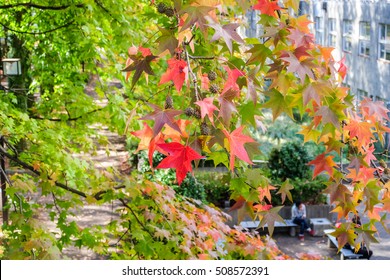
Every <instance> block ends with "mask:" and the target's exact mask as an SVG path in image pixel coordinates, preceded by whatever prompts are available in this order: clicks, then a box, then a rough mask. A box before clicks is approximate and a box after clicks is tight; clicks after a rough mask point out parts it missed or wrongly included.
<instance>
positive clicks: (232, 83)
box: [221, 66, 245, 95]
mask: <svg viewBox="0 0 390 280" xmlns="http://www.w3.org/2000/svg"><path fill="white" fill-rule="evenodd" d="M224 68H225V70H226V72H227V73H228V78H227V80H226V83H225V85H224V87H223V90H222V93H221V94H224V93H225V92H227V91H228V90H232V91H235V92H236V95H237V94H238V92H239V91H240V87H239V86H238V84H237V79H238V77H241V76H244V75H245V73H244V72H243V71H241V70H238V69H233V70H232V69H230V68H229V67H228V66H225V67H224Z"/></svg>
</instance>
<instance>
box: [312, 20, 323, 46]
mask: <svg viewBox="0 0 390 280" xmlns="http://www.w3.org/2000/svg"><path fill="white" fill-rule="evenodd" d="M314 29H315V32H316V33H315V39H316V43H317V44H319V45H323V44H324V21H323V18H322V17H315V18H314Z"/></svg>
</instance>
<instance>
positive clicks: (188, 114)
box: [184, 107, 195, 117]
mask: <svg viewBox="0 0 390 280" xmlns="http://www.w3.org/2000/svg"><path fill="white" fill-rule="evenodd" d="M184 113H185V114H186V115H187V116H189V117H192V116H193V115H194V114H195V110H194V109H193V108H191V107H188V108H185V110H184Z"/></svg>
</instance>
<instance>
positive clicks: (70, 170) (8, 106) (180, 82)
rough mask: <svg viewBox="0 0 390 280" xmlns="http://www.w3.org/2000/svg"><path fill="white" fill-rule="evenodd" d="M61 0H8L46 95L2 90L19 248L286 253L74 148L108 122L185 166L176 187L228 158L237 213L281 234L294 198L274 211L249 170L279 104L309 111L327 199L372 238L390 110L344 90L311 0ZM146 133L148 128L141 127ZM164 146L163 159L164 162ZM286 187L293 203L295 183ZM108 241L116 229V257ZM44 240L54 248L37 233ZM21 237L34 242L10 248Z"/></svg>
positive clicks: (11, 229) (32, 88) (388, 204)
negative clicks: (95, 220)
mask: <svg viewBox="0 0 390 280" xmlns="http://www.w3.org/2000/svg"><path fill="white" fill-rule="evenodd" d="M48 3H49V2H48V1H45V0H36V2H34V3H33V2H29V3H18V1H9V4H7V5H0V9H1V10H2V11H4V13H3V12H2V13H0V22H1V23H2V24H3V25H4V26H5V30H6V32H7V34H8V35H9V36H8V37H9V38H11V37H12V38H16V39H18V40H14V41H13V42H19V43H20V42H22V44H19V46H20V45H22V46H23V48H25V50H26V53H28V55H29V56H28V59H26V61H27V62H28V64H29V65H30V66H31V67H28V66H27V67H26V68H25V69H29V70H28V73H27V76H28V81H30V82H28V81H26V83H27V82H28V85H29V93H31V94H32V93H37V92H39V93H40V100H39V101H37V102H36V104H35V105H34V106H33V107H32V108H30V109H29V110H28V111H27V112H26V111H25V110H21V109H20V106H15V102H17V101H15V100H17V99H16V98H15V94H14V93H12V91H9V92H7V94H6V95H2V98H1V99H0V107H1V108H2V110H1V111H0V125H1V127H0V131H1V137H2V138H3V139H4V140H5V141H6V143H7V145H6V146H7V148H3V147H0V154H1V156H2V157H5V158H7V159H8V160H11V161H13V162H14V163H15V164H17V165H18V166H20V167H22V168H23V169H26V170H28V171H29V174H26V175H23V176H21V175H17V176H16V177H15V178H13V182H11V181H10V182H7V186H8V187H9V188H8V187H7V191H8V190H9V192H8V194H9V196H10V198H11V202H12V204H8V205H5V209H8V210H12V215H10V217H9V222H8V224H7V223H5V225H4V226H3V227H4V230H7V237H8V238H9V239H8V240H7V242H6V245H5V247H6V248H7V247H8V248H9V250H8V249H6V250H8V251H7V253H6V254H7V255H8V256H12V258H34V257H44V256H47V254H45V252H48V251H51V250H47V246H48V247H49V248H50V247H57V248H59V249H62V248H63V247H65V246H67V245H69V244H73V245H77V246H88V247H91V248H94V249H95V250H96V251H97V252H99V253H104V254H106V253H110V254H111V255H112V256H114V257H115V258H139V259H155V258H161V259H171V258H204V259H206V258H224V259H235V258H285V257H286V256H284V255H283V254H281V253H280V251H279V250H278V249H277V248H276V247H275V246H274V245H273V243H272V241H268V242H267V241H266V240H263V239H260V238H258V237H255V236H251V235H250V234H245V233H243V232H241V231H240V230H237V229H230V228H228V227H226V225H225V224H224V221H223V218H222V216H221V215H222V214H221V213H219V212H218V211H216V210H215V209H213V208H209V207H207V206H204V205H201V204H199V203H197V202H194V201H191V200H188V199H184V200H177V198H176V197H175V194H174V192H173V191H172V190H171V189H170V188H168V187H166V186H163V185H160V184H157V183H155V182H151V181H150V180H148V179H147V178H145V177H144V176H136V175H134V174H132V175H131V176H121V175H119V174H116V173H115V172H112V173H110V174H109V173H107V172H99V171H97V170H96V169H94V168H93V166H92V165H91V164H89V163H88V162H86V161H82V160H79V159H77V158H74V157H73V156H72V153H77V152H89V151H91V150H93V149H94V145H93V138H94V134H95V132H94V129H93V127H91V124H96V123H97V122H100V123H101V124H103V125H106V126H108V127H109V128H110V129H112V130H115V131H116V132H118V133H121V134H125V133H127V132H131V134H132V135H133V136H135V137H136V138H138V139H140V142H139V146H138V149H137V150H138V151H139V150H147V152H148V159H149V163H150V165H151V167H152V168H153V169H152V170H154V169H175V178H176V183H177V184H178V185H182V184H183V182H184V179H185V177H186V176H187V173H189V172H191V171H192V170H193V168H194V166H196V165H197V164H198V163H199V160H200V159H204V158H207V159H208V160H212V161H213V162H214V164H215V166H217V165H219V164H223V165H225V166H226V167H227V168H228V169H229V170H230V171H231V177H232V178H231V180H230V186H229V188H230V190H231V191H232V194H231V197H232V198H233V199H234V200H235V201H236V204H235V205H234V206H233V208H235V209H240V210H242V209H246V210H248V211H249V212H250V213H251V214H252V215H253V217H257V218H259V219H260V220H261V223H260V225H261V226H262V225H264V224H265V223H267V224H268V226H269V229H270V232H271V233H272V230H273V223H274V221H281V218H280V216H279V215H278V211H279V209H280V207H271V206H270V204H271V202H272V194H271V192H272V191H273V190H276V189H277V188H276V187H275V186H273V185H272V183H271V182H270V180H269V179H268V178H267V177H266V176H265V175H264V174H263V173H261V172H259V171H258V170H255V169H251V168H250V164H252V160H251V159H252V158H253V157H254V155H255V154H256V152H258V144H257V143H256V142H255V141H254V140H253V139H252V138H251V137H250V136H249V135H248V131H250V129H248V127H252V129H254V130H257V129H264V125H263V118H264V116H263V110H271V111H272V116H273V119H277V118H278V117H279V116H281V115H287V116H289V117H290V118H292V119H297V116H299V117H300V118H299V119H302V118H303V116H304V115H305V116H306V117H307V123H305V124H304V125H303V126H302V130H301V131H300V133H301V134H302V135H303V137H304V141H305V142H308V141H312V142H314V143H316V144H318V145H323V146H324V147H325V151H324V152H323V153H321V154H320V155H318V156H317V157H316V158H315V159H314V160H312V161H311V162H309V164H312V165H313V166H314V176H317V175H319V174H321V173H326V174H327V175H328V176H329V178H330V181H331V182H330V183H329V184H328V187H327V189H326V192H328V193H329V194H330V198H331V202H332V203H334V204H335V205H336V208H335V211H336V212H337V213H338V215H339V218H340V219H341V218H343V217H347V216H348V215H349V214H350V213H351V212H352V213H356V212H357V209H358V207H359V206H360V205H361V204H364V205H365V212H367V214H368V216H369V217H370V219H371V220H370V222H369V223H368V224H367V225H365V226H363V227H362V228H361V230H360V231H357V232H359V238H360V237H361V238H363V239H364V240H365V241H369V237H373V234H374V232H375V227H374V222H375V221H381V222H382V224H383V225H384V226H385V217H384V216H383V217H381V216H380V215H379V213H378V211H389V210H390V197H389V196H390V192H389V184H388V183H387V184H385V183H384V180H381V178H380V177H379V178H378V176H376V175H377V168H376V165H375V156H374V143H375V142H376V141H378V142H381V141H383V135H384V132H386V131H387V130H388V129H387V128H386V126H385V124H384V122H385V121H387V120H388V117H387V109H386V108H385V107H384V106H383V104H382V103H380V102H373V101H371V100H369V99H366V100H364V101H363V102H362V104H361V107H360V109H359V110H358V111H355V109H354V106H353V100H352V96H350V95H349V94H348V89H346V88H343V87H341V86H340V85H341V83H342V80H343V78H344V77H345V75H346V67H345V65H344V62H343V61H335V60H334V58H333V57H332V55H331V52H332V50H333V49H332V48H328V47H322V46H319V45H317V44H315V42H314V37H313V35H312V34H311V33H310V29H309V24H310V21H309V20H308V19H307V17H306V16H300V17H297V16H295V15H294V13H297V12H298V4H299V1H297V0H283V1H271V0H257V1H231V0H175V1H172V2H169V3H168V1H166V2H164V4H165V7H163V6H162V5H159V3H155V1H147V0H143V1H137V2H136V3H135V2H134V1H130V0H124V1H119V2H118V1H113V0H99V1H97V0H94V1H89V0H88V1H80V2H78V3H70V4H69V3H66V4H61V5H60V4H57V2H55V3H53V4H48ZM50 3H51V2H50ZM162 8H164V9H162ZM248 9H252V10H254V11H257V12H258V13H260V21H259V22H258V25H259V26H261V27H262V29H263V30H264V34H263V36H262V37H261V38H242V37H241V35H240V34H239V32H238V29H239V28H240V27H241V26H242V25H243V24H244V22H243V21H242V18H240V17H238V15H244V14H245V13H246V11H247V10H248ZM53 26H55V27H54V28H53ZM2 32H3V31H2ZM157 36H158V37H157ZM156 37H157V38H156ZM145 38H146V39H145ZM128 40H132V41H130V42H129V41H128ZM129 45H130V46H131V47H130V48H128V47H129ZM126 49H128V51H127V55H126V54H125V51H124V50H126ZM118 53H120V54H118ZM123 66H124V71H125V72H127V73H126V76H127V78H128V79H130V78H131V82H130V83H127V84H124V87H125V88H124V90H123V91H119V90H118V89H117V88H115V87H112V86H110V80H109V79H111V80H112V79H113V78H118V79H119V80H123V78H122V77H121V75H120V73H119V70H120V69H121V68H123ZM83 71H84V72H83ZM88 76H92V78H93V79H91V80H92V81H94V82H95V84H96V87H95V92H94V93H93V94H94V95H95V97H96V98H97V99H99V98H100V99H102V98H106V99H107V102H108V103H107V105H103V106H102V105H101V103H99V102H95V101H94V98H92V97H91V94H90V95H88V94H85V92H84V90H85V86H86V80H87V78H88ZM266 80H267V81H271V84H270V85H269V86H268V85H267V86H266V85H265V84H266V83H265V81H266ZM90 85H91V84H89V86H90ZM264 100H265V101H264ZM103 104H105V103H103ZM133 127H139V130H137V131H130V129H132V128H133ZM22 139H23V141H26V147H27V148H26V149H25V150H24V151H22V152H17V151H16V150H15V149H13V148H12V147H13V146H15V144H17V143H19V142H20V141H22ZM101 140H102V141H103V140H104V139H101ZM346 145H348V146H349V147H351V148H350V150H351V154H350V162H351V164H350V166H348V167H347V169H346V173H343V172H341V171H340V170H339V169H338V166H337V164H336V163H335V162H334V157H335V154H340V153H341V149H342V148H343V147H344V146H346ZM156 152H158V153H161V154H163V155H164V156H165V158H164V159H163V160H162V161H161V162H160V163H159V164H158V165H157V166H153V155H154V154H155V153H156ZM345 179H350V180H351V181H352V186H351V187H347V186H345V184H344V182H345ZM118 181H119V182H118ZM381 190H384V196H383V197H379V193H380V191H381ZM39 193H40V194H42V195H43V196H44V197H45V198H46V199H48V200H50V202H47V203H43V204H41V203H38V202H34V203H29V202H28V201H27V196H28V195H29V194H34V195H37V194H39ZM277 193H278V194H281V196H282V199H283V200H285V198H286V197H287V198H290V195H291V193H290V187H289V185H288V184H285V185H282V186H281V187H280V188H278V189H277ZM113 201H117V202H118V203H119V206H118V207H119V208H118V211H119V215H120V216H119V218H118V221H117V222H113V223H111V224H110V226H109V227H107V228H106V229H105V230H108V231H109V232H108V233H107V234H106V231H105V230H103V229H102V228H99V227H94V228H81V227H79V226H78V225H77V223H75V222H74V221H71V220H70V219H69V216H71V215H73V214H74V213H75V209H77V207H82V205H84V204H85V203H92V204H94V203H96V204H102V203H112V202H113ZM42 210H46V211H47V212H48V214H49V216H50V217H51V218H52V220H53V221H54V222H55V223H56V227H57V229H58V231H59V233H58V234H57V235H56V236H54V237H52V236H51V235H50V236H49V234H48V233H47V232H48V231H45V230H44V229H43V230H40V229H39V226H38V224H37V223H34V218H35V216H34V215H36V213H37V212H40V211H42ZM25 224H27V225H28V226H25ZM354 226H355V225H353V224H351V223H349V224H346V225H345V226H344V227H340V228H339V229H338V231H337V232H336V234H337V235H340V236H343V238H341V239H340V240H347V239H351V238H352V237H355V236H353V232H354V231H353V230H351V227H354ZM110 236H115V237H117V240H116V243H115V244H116V247H117V250H118V252H117V253H114V254H112V252H111V251H110V250H109V247H110V245H113V244H111V243H110V240H109V237H110ZM41 237H42V240H46V241H47V240H48V242H31V241H34V240H38V241H40V240H41V239H40V238H41ZM345 237H348V238H345ZM359 238H357V240H359ZM361 238H360V239H361ZM17 244H19V248H26V249H29V250H26V251H24V252H20V251H19V255H15V254H11V252H14V251H16V250H13V249H15V248H18V247H17V246H16V245H17ZM339 245H340V246H343V242H341V241H340V242H339ZM53 251H55V250H53ZM305 258H306V257H305Z"/></svg>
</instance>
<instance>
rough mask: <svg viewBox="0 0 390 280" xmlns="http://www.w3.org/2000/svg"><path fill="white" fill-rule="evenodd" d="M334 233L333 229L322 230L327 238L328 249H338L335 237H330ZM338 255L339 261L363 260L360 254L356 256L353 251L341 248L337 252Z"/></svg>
mask: <svg viewBox="0 0 390 280" xmlns="http://www.w3.org/2000/svg"><path fill="white" fill-rule="evenodd" d="M332 232H334V229H326V230H324V233H325V234H326V236H327V237H328V247H329V248H332V247H336V248H338V246H339V243H338V242H337V239H336V237H334V236H333V235H331V233H332ZM338 253H340V260H346V259H361V258H363V255H362V254H356V253H355V252H354V251H353V250H350V249H346V248H342V249H340V250H339V251H338Z"/></svg>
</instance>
